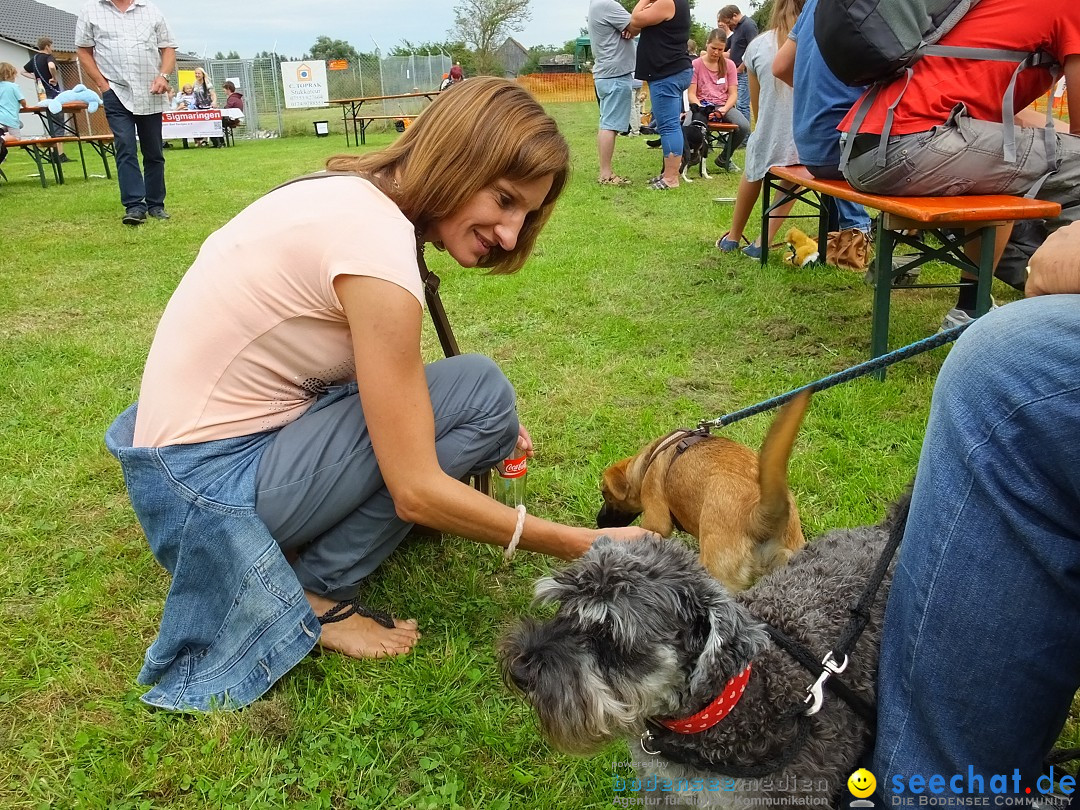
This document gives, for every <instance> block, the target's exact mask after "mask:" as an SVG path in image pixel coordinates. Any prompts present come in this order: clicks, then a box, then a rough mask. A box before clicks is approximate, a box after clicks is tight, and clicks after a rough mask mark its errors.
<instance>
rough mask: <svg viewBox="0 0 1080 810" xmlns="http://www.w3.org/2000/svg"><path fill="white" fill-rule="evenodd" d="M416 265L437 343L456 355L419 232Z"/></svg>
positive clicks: (336, 174) (311, 177)
mask: <svg viewBox="0 0 1080 810" xmlns="http://www.w3.org/2000/svg"><path fill="white" fill-rule="evenodd" d="M359 176H360V175H358V174H356V172H331V171H321V172H314V173H313V174H305V175H304V176H303V177H294V178H293V179H292V180H288V181H286V182H284V183H282V184H281V185H280V186H275V187H274V188H272V189H270V192H273V191H277V190H278V189H279V188H285V186H291V185H292V184H293V183H302V182H303V181H305V180H318V179H321V178H323V177H359ZM270 192H267V193H270ZM416 266H417V269H419V271H420V280H421V281H422V282H423V283H424V300H425V301H426V302H427V308H428V314H429V315H431V322H432V323H433V324H434V325H435V334H436V335H438V336H439V345H440V346H442V350H443V354H445V355H446V356H447V357H456V356H457V355H459V354H461V349H459V348H458V343H457V339H456V338H455V337H454V330H453V329H451V328H450V319H449V318H448V317H447V316H446V308H445V307H444V306H443V302H442V299H441V298H440V297H439V277H438V276H437V275H435V274H434V273H433V272H431V271H430V270H428V266H427V262H426V261H425V260H424V240H423V239H422V238H421V237H420V234H419V233H418V234H417V235H416Z"/></svg>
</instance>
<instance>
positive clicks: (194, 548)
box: [105, 405, 319, 711]
mask: <svg viewBox="0 0 1080 810" xmlns="http://www.w3.org/2000/svg"><path fill="white" fill-rule="evenodd" d="M136 407H137V406H136V405H132V406H131V407H130V408H128V409H127V410H126V411H124V412H123V413H122V414H120V416H118V417H117V418H116V421H114V422H113V424H112V425H111V426H110V427H109V430H108V432H107V433H106V435H105V443H106V445H107V446H108V448H109V451H110V452H111V453H112V454H113V455H114V456H116V458H117V459H118V460H119V461H120V464H121V466H122V468H123V471H124V482H125V484H126V485H127V490H128V494H129V496H130V498H131V504H132V506H133V507H134V509H135V513H136V515H137V516H138V518H139V523H140V524H141V525H142V528H143V531H144V532H145V533H146V536H147V539H148V540H149V542H150V548H151V550H152V551H153V553H154V557H155V558H156V559H157V561H158V562H159V563H161V565H162V566H164V568H165V569H166V570H168V572H169V573H170V574H171V575H172V586H171V587H170V589H169V595H168V597H167V598H166V600H165V608H164V611H163V615H162V619H161V628H160V630H159V632H158V637H157V639H155V640H154V643H153V644H151V645H150V648H149V649H148V650H147V651H146V658H145V661H144V663H143V668H142V671H141V672H140V673H139V683H141V684H144V685H151V684H152V685H153V688H152V689H151V690H150V691H148V692H147V693H146V694H145V695H143V698H142V699H143V700H144V701H145V702H146V703H149V704H150V705H152V706H159V707H162V708H166V709H180V710H193V711H208V710H211V709H214V708H238V707H240V706H245V705H247V704H249V703H251V702H252V701H254V700H255V699H257V698H258V697H260V696H261V695H262V694H263V693H264V692H266V690H267V689H269V688H270V686H271V685H272V684H273V683H274V682H275V681H276V680H277V679H278V678H280V677H281V676H282V675H284V674H285V673H286V672H288V671H289V670H290V669H292V667H294V666H295V665H296V664H297V663H298V662H299V661H300V660H301V659H302V658H303V657H304V656H305V655H307V653H308V652H309V651H310V650H311V648H312V647H313V646H314V645H315V642H316V639H317V638H318V635H319V623H318V620H317V619H316V618H315V614H314V613H313V612H312V610H311V607H310V605H309V604H308V601H307V599H306V598H305V597H304V592H303V590H302V589H301V587H300V583H299V582H297V580H296V577H295V575H294V574H293V572H292V570H291V569H290V567H289V565H288V563H287V562H286V561H285V557H284V556H283V555H282V553H281V550H280V549H279V547H278V544H277V543H276V542H275V541H274V538H273V537H271V535H270V532H269V530H268V529H267V528H266V526H265V524H264V523H263V522H262V521H261V520H260V519H259V518H258V516H257V515H256V513H255V504H254V499H255V473H256V470H257V467H258V463H259V458H260V457H261V455H262V451H263V449H264V447H265V446H266V444H267V443H268V441H269V440H270V439H271V438H272V437H273V435H274V434H272V433H265V434H257V435H254V436H242V437H239V438H234V439H223V440H220V441H214V442H204V443H201V444H193V445H173V446H169V447H133V446H132V439H133V436H134V433H135V414H136Z"/></svg>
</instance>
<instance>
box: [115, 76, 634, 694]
mask: <svg viewBox="0 0 1080 810" xmlns="http://www.w3.org/2000/svg"><path fill="white" fill-rule="evenodd" d="M492 132H497V133H500V135H499V137H497V138H495V139H492V138H491V133H492ZM568 167H569V152H568V149H567V145H566V142H565V140H564V139H563V137H562V135H561V134H560V133H559V131H558V129H557V128H556V125H555V123H554V121H552V119H551V118H550V117H549V116H548V115H547V114H546V113H545V112H544V111H543V109H542V108H541V107H540V105H539V104H537V102H536V101H535V100H534V99H533V98H532V97H531V96H530V95H529V94H528V93H527V92H526V91H524V90H522V89H521V88H519V87H518V86H516V85H515V84H513V83H510V82H506V81H503V80H501V79H483V78H481V79H474V80H472V81H469V82H465V83H463V84H462V85H461V86H460V87H457V88H455V89H454V92H452V93H447V94H446V95H444V96H440V97H439V98H438V99H437V100H436V101H435V102H434V103H433V104H432V105H431V106H430V107H429V108H428V109H427V110H426V111H425V112H424V113H423V114H422V115H421V116H420V117H419V118H417V119H416V121H415V123H414V124H413V125H412V126H411V127H409V128H408V129H407V130H406V131H405V133H404V134H403V135H402V136H401V137H400V138H399V139H398V140H397V141H396V142H395V143H394V144H393V145H391V146H389V147H388V148H386V149H384V150H382V151H380V152H374V153H369V154H366V155H361V156H357V157H346V156H340V157H336V158H332V159H331V160H330V161H329V163H328V168H329V169H330V170H331V171H330V172H329V173H327V174H325V175H321V176H318V177H314V178H311V179H304V180H302V181H300V182H294V183H291V184H286V185H285V186H283V187H280V188H278V189H275V190H274V191H271V192H270V193H269V194H267V195H265V196H264V197H262V198H260V199H258V200H256V201H255V202H254V203H252V204H251V205H249V206H248V207H247V208H246V209H244V210H243V211H241V212H240V213H239V214H237V216H236V217H234V218H233V219H232V220H231V221H230V222H228V223H226V224H225V225H224V226H223V227H222V228H221V229H220V230H218V231H217V232H215V233H213V234H211V236H210V237H209V238H208V239H207V240H206V242H205V243H204V244H203V246H202V248H201V249H200V251H199V254H198V256H197V257H196V259H195V262H194V264H193V265H192V266H191V268H190V269H189V270H188V272H187V274H186V275H185V276H184V278H183V280H182V281H181V282H180V285H179V286H178V287H177V289H176V291H175V293H174V294H173V296H172V299H171V300H170V301H169V304H168V306H167V307H166V309H165V312H164V314H163V316H162V318H161V322H160V324H159V326H158V329H157V333H156V335H155V337H154V341H153V345H152V346H151V348H150V354H149V357H148V359H147V362H146V368H145V370H144V373H143V378H142V384H141V390H140V393H139V401H138V402H137V403H136V404H135V405H132V406H131V407H130V408H128V409H127V410H126V411H124V413H122V414H121V415H120V416H119V417H118V418H117V419H116V421H115V422H114V423H113V425H112V426H111V427H110V428H109V431H108V434H107V436H106V443H107V445H108V447H109V449H110V451H111V452H112V453H113V454H114V455H116V457H117V458H118V459H119V460H120V462H121V465H122V467H123V472H124V479H125V483H126V484H127V489H128V493H129V496H130V498H131V502H132V505H133V506H134V508H135V512H136V514H137V516H138V518H139V521H140V523H141V524H142V527H143V530H144V532H145V533H146V536H147V538H148V540H149V542H150V547H151V549H152V550H153V553H154V555H155V557H156V558H157V560H158V561H159V562H160V563H161V564H162V565H163V566H164V567H165V568H166V569H167V570H168V571H169V573H170V574H171V575H172V586H171V588H170V590H169V595H168V597H167V599H166V601H165V608H164V613H163V617H162V621H161V628H160V631H159V635H158V637H157V639H156V640H155V641H154V643H153V644H152V645H151V647H150V649H149V650H148V651H147V654H146V660H145V664H144V666H143V669H142V671H141V673H140V674H139V682H140V683H143V684H148V685H149V684H152V685H153V688H152V689H151V690H150V691H149V692H147V693H146V694H145V695H144V697H143V699H144V700H145V701H146V702H147V703H149V704H151V705H155V706H161V707H164V708H171V709H183V710H208V709H211V708H214V707H226V708H227V707H239V706H244V705H246V704H248V703H250V702H251V701H253V700H255V699H256V698H258V697H259V696H260V695H262V694H263V693H264V692H265V691H266V690H267V689H268V688H269V687H270V685H271V684H273V683H274V682H275V681H276V680H277V679H278V678H280V677H281V676H282V675H283V674H284V673H285V672H287V671H288V670H289V669H290V668H292V667H293V666H294V665H295V664H296V663H297V662H298V661H299V660H300V659H301V658H303V657H304V656H305V655H306V654H307V652H308V651H309V650H310V649H311V648H312V647H313V646H314V645H315V644H316V643H320V644H321V645H322V646H324V647H327V648H330V649H333V650H337V651H339V652H341V653H344V654H346V655H349V656H353V657H357V658H365V657H378V656H384V655H399V654H403V653H407V652H409V650H411V649H412V647H413V646H414V645H415V644H416V643H417V641H418V639H419V638H420V633H419V630H418V628H417V625H416V622H415V621H413V620H411V619H406V620H403V619H397V618H392V617H391V616H389V615H386V614H384V613H381V612H379V611H375V610H372V609H370V608H367V607H365V606H363V605H362V604H361V603H360V602H359V601H357V593H358V590H359V586H360V583H361V582H362V581H363V579H364V578H365V577H367V576H368V575H369V574H371V573H372V571H374V570H375V569H376V568H377V567H378V565H379V564H380V563H381V562H382V561H383V560H385V559H386V558H387V557H388V556H389V555H390V554H391V553H392V552H393V551H394V549H395V548H396V547H397V546H398V544H399V543H400V542H401V541H402V539H403V538H404V537H405V535H406V534H407V532H408V531H409V529H410V528H411V527H412V526H413V524H416V523H420V524H423V525H426V526H432V527H435V528H437V529H441V530H443V531H445V532H448V533H451V534H455V535H460V536H463V537H468V538H471V539H474V540H476V541H479V542H483V543H489V544H493V545H500V546H507V545H510V544H512V542H513V543H516V542H520V547H521V548H523V549H528V550H531V551H537V552H542V553H544V554H548V555H551V556H554V557H559V558H562V559H571V558H574V557H577V556H579V555H581V554H582V553H583V552H584V551H585V550H586V549H587V548H588V547H589V545H590V544H591V543H592V541H593V539H594V538H595V537H596V536H597V534H598V532H597V531H596V530H593V529H584V528H576V527H571V526H564V525H561V524H557V523H552V522H549V521H546V520H542V519H540V518H537V517H534V516H531V515H529V516H526V515H524V514H523V513H522V514H520V515H519V514H518V512H516V511H515V510H514V509H511V508H509V507H506V506H503V505H501V504H499V503H497V502H495V501H493V500H492V499H490V498H488V497H487V496H486V495H483V494H481V493H480V492H477V491H476V490H474V489H472V488H471V487H469V486H467V485H466V484H464V483H462V482H461V480H460V479H462V478H465V477H466V476H468V475H470V474H473V473H477V472H480V471H482V470H485V469H487V468H489V467H491V465H492V464H494V463H496V462H497V461H499V460H500V459H503V458H506V457H507V456H508V455H510V453H511V451H513V450H514V448H515V445H518V446H520V448H521V449H523V450H525V451H526V452H528V453H531V452H532V442H531V440H530V438H529V434H528V432H527V431H526V430H525V429H524V428H522V427H520V426H519V423H518V418H517V414H516V411H515V400H514V391H513V388H512V387H511V385H510V383H509V382H508V381H507V379H506V378H505V377H504V376H503V374H502V373H501V372H500V371H499V370H498V368H497V367H496V366H495V364H494V363H493V362H491V361H490V360H488V359H486V358H483V357H479V356H475V355H469V356H464V357H455V358H450V359H446V360H440V361H438V362H434V363H431V364H428V365H425V364H424V362H423V360H422V356H421V349H420V334H421V325H422V321H423V314H424V313H423V309H424V296H423V288H422V283H421V279H420V275H419V271H418V252H419V251H422V249H423V245H424V244H425V243H432V244H434V245H436V246H437V247H439V248H441V249H444V250H446V252H447V253H449V254H450V256H452V257H453V258H454V260H455V261H457V262H458V264H460V265H461V266H463V267H483V268H490V269H491V270H492V271H493V272H496V273H509V272H513V271H515V270H517V269H519V268H520V267H521V266H522V264H523V263H524V262H525V260H526V258H527V257H528V256H529V253H530V252H531V250H532V248H533V245H534V243H535V241H536V238H537V235H538V234H539V232H540V230H541V228H542V227H543V225H544V223H545V222H546V221H547V219H548V217H549V215H550V214H551V210H552V207H553V206H554V204H555V201H556V199H557V198H558V196H559V194H560V193H561V191H562V190H563V187H564V185H565V183H566V179H567V173H568ZM607 533H608V534H611V533H612V532H611V531H610V530H608V532H607ZM642 533H643V532H642V531H641V530H640V529H625V530H619V536H621V537H626V538H630V537H637V536H639V535H641V534H642Z"/></svg>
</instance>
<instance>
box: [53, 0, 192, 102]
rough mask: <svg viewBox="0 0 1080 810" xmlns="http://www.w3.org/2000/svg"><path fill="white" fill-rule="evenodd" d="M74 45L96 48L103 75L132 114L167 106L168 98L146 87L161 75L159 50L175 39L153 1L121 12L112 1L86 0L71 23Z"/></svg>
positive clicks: (136, 0)
mask: <svg viewBox="0 0 1080 810" xmlns="http://www.w3.org/2000/svg"><path fill="white" fill-rule="evenodd" d="M75 46H76V47H77V48H93V49H94V61H95V62H96V63H97V66H98V70H100V71H101V75H102V76H104V77H105V79H106V80H107V81H108V82H109V86H110V87H111V88H112V90H113V92H114V93H116V97H117V99H118V100H119V101H120V103H121V104H123V105H124V107H126V108H127V109H128V110H129V111H130V112H131V113H133V114H134V115H150V114H152V113H160V112H164V111H165V110H167V109H168V108H169V97H168V96H167V95H165V94H162V95H152V94H151V93H150V86H151V85H152V84H153V83H154V79H155V78H157V76H158V74H160V73H161V49H162V48H175V47H176V41H175V40H174V39H173V35H172V31H170V30H169V24H168V23H167V22H165V17H164V16H163V15H162V13H161V12H160V11H159V10H158V8H157V6H155V5H154V4H153V3H149V2H147V0H134V1H133V2H132V4H131V5H130V6H129V7H128V9H127V11H120V10H119V9H117V8H116V6H114V5H113V4H112V0H89V2H87V4H86V5H85V6H83V9H82V12H81V13H80V14H79V21H78V23H76V25H75Z"/></svg>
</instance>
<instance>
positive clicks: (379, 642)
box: [304, 591, 420, 658]
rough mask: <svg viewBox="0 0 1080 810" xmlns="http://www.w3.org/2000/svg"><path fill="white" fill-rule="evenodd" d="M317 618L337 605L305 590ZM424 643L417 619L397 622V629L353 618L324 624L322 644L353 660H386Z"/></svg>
mask: <svg viewBox="0 0 1080 810" xmlns="http://www.w3.org/2000/svg"><path fill="white" fill-rule="evenodd" d="M304 595H305V596H306V597H307V600H308V603H309V604H310V605H311V609H312V610H314V611H315V615H316V616H322V615H323V614H324V613H326V611H328V610H330V608H332V607H333V606H334V605H336V604H337V602H335V601H334V600H332V599H326V598H324V597H322V596H317V595H316V594H313V593H309V592H307V591H304ZM419 640H420V631H419V630H417V629H416V619H397V618H395V619H394V626H393V627H383V626H382V625H381V624H379V623H378V622H376V621H375V620H374V619H369V618H368V617H366V616H357V615H353V616H350V617H349V618H347V619H342V620H341V621H340V622H333V623H332V624H324V625H323V626H322V635H321V636H320V637H319V645H320V646H322V647H325V648H326V649H328V650H334V651H335V652H339V653H341V654H342V655H347V656H349V657H350V658H386V657H387V656H391V655H404V654H405V653H407V652H409V651H411V650H412V648H413V647H414V646H415V645H416V642H417V641H419Z"/></svg>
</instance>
